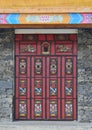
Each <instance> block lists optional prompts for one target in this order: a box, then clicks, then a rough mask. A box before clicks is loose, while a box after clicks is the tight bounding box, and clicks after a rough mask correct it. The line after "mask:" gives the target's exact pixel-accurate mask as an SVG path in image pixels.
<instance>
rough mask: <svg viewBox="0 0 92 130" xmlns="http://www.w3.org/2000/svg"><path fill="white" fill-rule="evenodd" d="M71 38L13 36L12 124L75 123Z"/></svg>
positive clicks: (73, 45) (73, 39) (74, 50)
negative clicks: (56, 121)
mask: <svg viewBox="0 0 92 130" xmlns="http://www.w3.org/2000/svg"><path fill="white" fill-rule="evenodd" d="M76 46H77V36H76V35H75V34H58V35H57V34H56V35H55V34H53V35H51V34H45V35H44V34H43V35H42V34H41V35H32V34H23V35H22V34H17V35H16V38H15V68H16V69H15V70H16V71H15V96H14V102H15V103H14V110H15V115H14V119H15V120H76V119H77V114H76V113H77V112H76V101H77V99H76V57H77V47H76Z"/></svg>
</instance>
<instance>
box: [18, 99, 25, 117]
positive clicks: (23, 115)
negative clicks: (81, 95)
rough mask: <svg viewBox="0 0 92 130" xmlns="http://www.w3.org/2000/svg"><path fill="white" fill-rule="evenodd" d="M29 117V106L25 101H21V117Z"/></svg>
mask: <svg viewBox="0 0 92 130" xmlns="http://www.w3.org/2000/svg"><path fill="white" fill-rule="evenodd" d="M26 115H27V105H26V101H25V100H20V102H19V116H20V117H22V118H23V117H26Z"/></svg>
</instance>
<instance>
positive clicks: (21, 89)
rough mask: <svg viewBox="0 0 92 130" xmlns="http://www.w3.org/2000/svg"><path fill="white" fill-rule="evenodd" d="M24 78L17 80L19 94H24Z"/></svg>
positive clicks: (25, 85)
mask: <svg viewBox="0 0 92 130" xmlns="http://www.w3.org/2000/svg"><path fill="white" fill-rule="evenodd" d="M26 87H27V84H26V80H20V81H19V94H20V95H26Z"/></svg>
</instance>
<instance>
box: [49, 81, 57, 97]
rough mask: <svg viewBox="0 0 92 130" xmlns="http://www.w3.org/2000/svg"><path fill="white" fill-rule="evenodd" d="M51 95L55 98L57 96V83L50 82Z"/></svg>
mask: <svg viewBox="0 0 92 130" xmlns="http://www.w3.org/2000/svg"><path fill="white" fill-rule="evenodd" d="M50 95H51V96H54V95H57V81H56V80H50Z"/></svg>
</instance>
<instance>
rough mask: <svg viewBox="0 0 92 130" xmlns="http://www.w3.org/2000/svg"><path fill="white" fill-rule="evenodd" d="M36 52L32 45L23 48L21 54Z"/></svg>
mask: <svg viewBox="0 0 92 130" xmlns="http://www.w3.org/2000/svg"><path fill="white" fill-rule="evenodd" d="M35 51H36V49H35V48H34V47H33V45H31V44H29V45H26V46H25V47H24V48H21V52H35Z"/></svg>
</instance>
